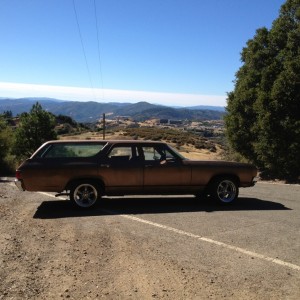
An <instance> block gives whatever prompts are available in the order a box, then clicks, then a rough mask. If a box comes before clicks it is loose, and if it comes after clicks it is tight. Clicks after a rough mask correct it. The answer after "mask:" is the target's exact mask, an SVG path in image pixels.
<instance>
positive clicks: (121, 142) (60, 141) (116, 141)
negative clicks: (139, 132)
mask: <svg viewBox="0 0 300 300" xmlns="http://www.w3.org/2000/svg"><path fill="white" fill-rule="evenodd" d="M67 143H75V144H77V143H78V144H90V143H101V144H165V143H164V142H161V141H151V140H53V141H48V142H46V143H45V144H67Z"/></svg>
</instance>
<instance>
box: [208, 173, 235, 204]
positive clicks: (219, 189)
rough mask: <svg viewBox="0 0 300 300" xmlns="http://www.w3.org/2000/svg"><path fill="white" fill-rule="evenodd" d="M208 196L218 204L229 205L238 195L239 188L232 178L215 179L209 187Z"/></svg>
mask: <svg viewBox="0 0 300 300" xmlns="http://www.w3.org/2000/svg"><path fill="white" fill-rule="evenodd" d="M209 190H210V196H211V197H212V198H213V199H214V200H215V201H216V202H217V203H219V204H230V203H232V202H234V201H235V200H236V199H237V197H238V195H239V188H238V185H237V183H236V181H235V180H234V179H232V178H227V177H221V178H217V179H215V180H214V181H213V182H212V183H211V185H210V189H209Z"/></svg>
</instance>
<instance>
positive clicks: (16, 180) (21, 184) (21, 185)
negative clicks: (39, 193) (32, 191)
mask: <svg viewBox="0 0 300 300" xmlns="http://www.w3.org/2000/svg"><path fill="white" fill-rule="evenodd" d="M15 185H16V186H17V188H18V189H19V190H20V191H25V189H24V188H23V182H22V180H19V179H15Z"/></svg>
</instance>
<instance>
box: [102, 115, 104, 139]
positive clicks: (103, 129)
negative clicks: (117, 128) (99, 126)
mask: <svg viewBox="0 0 300 300" xmlns="http://www.w3.org/2000/svg"><path fill="white" fill-rule="evenodd" d="M102 123H103V140H105V114H103V118H102Z"/></svg>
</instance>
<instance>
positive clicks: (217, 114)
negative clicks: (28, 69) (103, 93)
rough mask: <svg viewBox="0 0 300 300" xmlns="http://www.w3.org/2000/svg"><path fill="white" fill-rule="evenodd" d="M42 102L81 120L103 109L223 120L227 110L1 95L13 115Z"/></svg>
mask: <svg viewBox="0 0 300 300" xmlns="http://www.w3.org/2000/svg"><path fill="white" fill-rule="evenodd" d="M36 102H39V103H40V104H41V105H42V107H43V109H45V110H47V111H49V112H52V113H53V114H55V115H59V114H63V115H66V116H70V117H72V118H73V119H74V120H76V121H77V122H82V123H87V122H96V121H97V120H99V119H101V118H102V115H103V113H105V114H108V115H109V118H115V117H117V116H128V117H132V118H133V119H135V120H137V121H143V120H146V119H150V118H159V119H174V120H183V119H188V120H219V119H221V118H222V117H223V115H224V114H225V109H224V107H211V106H209V107H207V106H194V107H186V108H180V107H177V108H174V107H169V106H163V105H156V104H150V103H148V102H138V103H134V104H132V103H115V102H109V103H99V102H93V101H89V102H79V101H63V100H58V99H49V98H19V99H6V98H0V113H2V112H4V111H11V112H12V113H13V115H14V116H15V115H17V114H21V113H23V112H29V111H30V109H31V108H32V105H33V104H35V103H36Z"/></svg>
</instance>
